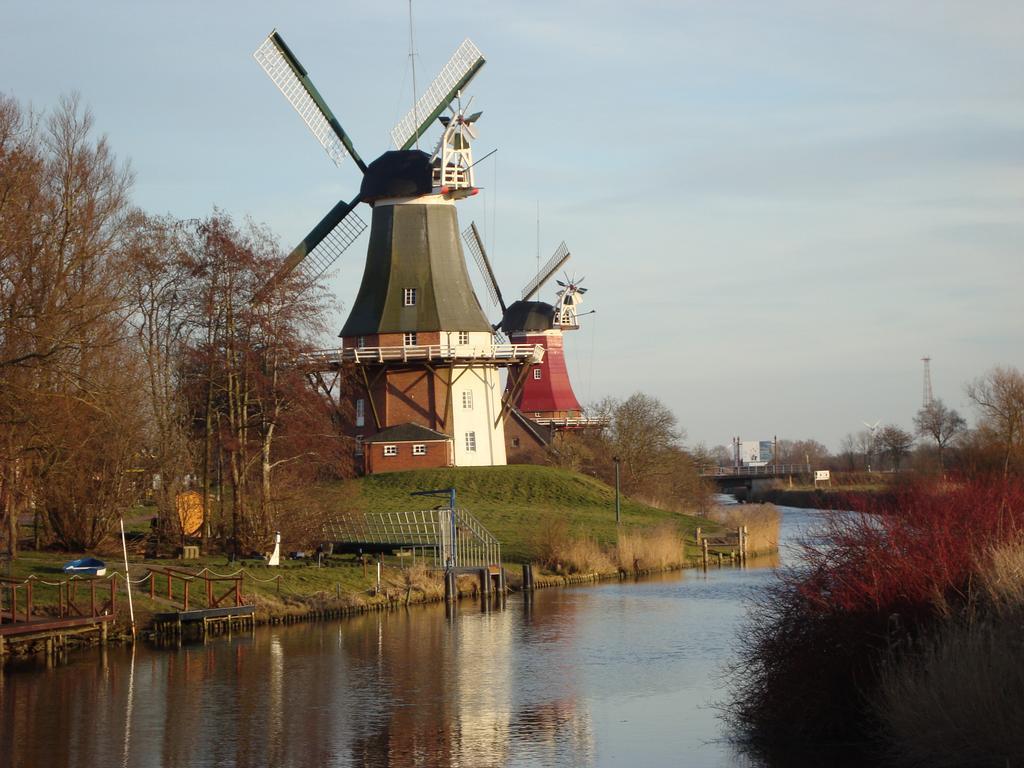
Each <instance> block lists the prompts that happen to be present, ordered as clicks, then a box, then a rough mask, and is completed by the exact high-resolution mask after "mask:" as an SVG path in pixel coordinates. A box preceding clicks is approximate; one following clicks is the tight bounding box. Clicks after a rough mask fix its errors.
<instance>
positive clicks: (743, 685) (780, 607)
mask: <svg viewBox="0 0 1024 768" xmlns="http://www.w3.org/2000/svg"><path fill="white" fill-rule="evenodd" d="M848 503H849V506H848V509H854V511H845V512H839V511H837V512H832V513H830V514H829V515H828V516H827V518H826V522H825V525H824V528H823V530H819V531H817V532H816V533H815V534H814V536H813V538H809V539H808V540H807V541H806V542H804V543H803V555H804V564H803V566H801V567H798V568H796V569H794V570H793V571H790V572H788V573H786V574H785V575H783V576H782V577H781V579H780V580H779V582H778V584H777V585H776V586H775V587H774V588H773V589H770V590H769V591H768V592H767V593H766V594H765V595H764V596H763V597H761V598H759V599H758V601H757V603H756V604H755V605H754V607H753V610H752V613H751V617H750V621H748V623H747V626H746V627H745V633H744V634H743V635H742V636H741V643H740V657H739V661H738V662H737V663H736V665H735V666H734V668H733V670H732V671H733V677H732V679H733V685H734V692H733V693H734V695H733V700H732V702H731V705H730V706H729V707H728V710H727V713H728V714H729V715H731V718H732V720H733V722H734V724H735V725H736V726H737V727H738V728H739V729H740V733H741V734H743V736H744V737H745V740H746V741H747V743H748V744H749V745H751V746H753V747H756V748H760V749H762V750H766V751H770V752H774V751H776V750H778V749H780V748H782V749H786V748H793V747H799V748H800V749H805V748H806V747H807V745H809V744H812V743H817V744H822V743H833V744H834V743H836V742H840V741H842V742H846V743H850V742H855V741H858V740H864V739H865V735H866V734H870V733H871V732H872V731H873V730H874V729H875V724H874V722H873V720H872V717H873V716H872V714H871V712H870V711H869V708H868V707H867V706H866V704H865V702H866V697H868V696H870V695H871V693H872V691H873V690H874V689H875V687H876V686H877V681H878V671H879V667H880V664H881V663H882V662H883V660H884V659H885V658H887V657H888V656H889V655H890V654H891V653H893V652H898V650H899V649H901V648H907V647H910V645H909V644H912V643H913V642H914V638H916V637H917V636H919V635H920V634H921V632H922V631H926V630H927V629H928V628H929V627H931V626H933V625H934V621H935V620H936V619H938V618H939V617H941V616H942V615H943V614H944V613H946V612H947V611H950V610H954V611H955V610H956V609H957V608H958V607H959V606H962V605H963V604H964V603H965V600H966V596H967V595H968V593H969V591H970V589H971V583H972V580H973V578H974V575H975V572H976V571H975V569H976V568H977V567H978V564H979V562H981V561H983V559H984V558H983V556H984V554H985V553H986V552H987V551H988V550H990V549H991V547H992V546H993V545H994V544H997V543H999V542H1003V541H1006V540H1008V539H1010V538H1012V537H1015V536H1017V535H1018V534H1019V533H1020V532H1021V531H1022V530H1024V482H1022V481H1021V480H1019V479H1017V480H1013V479H1011V480H1004V479H1002V478H999V479H993V480H987V481H986V480H980V479H979V480H971V481H965V482H963V483H958V484H956V485H946V486H937V485H925V484H920V483H915V484H910V485H907V486H905V487H901V488H898V489H896V490H895V491H894V492H893V493H892V494H888V495H886V496H885V497H879V498H877V499H875V500H872V501H867V502H865V501H863V499H861V500H849V502H848ZM786 762H787V763H789V762H792V760H790V759H789V758H787V759H786Z"/></svg>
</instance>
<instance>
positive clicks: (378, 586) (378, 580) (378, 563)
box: [377, 559, 380, 595]
mask: <svg viewBox="0 0 1024 768" xmlns="http://www.w3.org/2000/svg"><path fill="white" fill-rule="evenodd" d="M377 594H378V595H379V594H380V559H378V560H377Z"/></svg>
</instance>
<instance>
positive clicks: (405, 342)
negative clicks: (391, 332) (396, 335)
mask: <svg viewBox="0 0 1024 768" xmlns="http://www.w3.org/2000/svg"><path fill="white" fill-rule="evenodd" d="M402 346H405V347H415V346H416V331H409V332H407V333H403V334H402Z"/></svg>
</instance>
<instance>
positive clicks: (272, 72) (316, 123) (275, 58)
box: [252, 30, 366, 172]
mask: <svg viewBox="0 0 1024 768" xmlns="http://www.w3.org/2000/svg"><path fill="white" fill-rule="evenodd" d="M252 55H253V58H254V59H256V61H257V63H258V64H259V65H260V66H261V67H263V71H264V72H266V73H267V75H269V76H270V79H271V80H273V81H274V85H276V86H277V89H278V90H279V91H281V93H283V94H284V97H285V98H286V99H288V102H289V103H290V104H291V105H292V107H294V108H295V111H296V112H298V113H299V117H301V118H302V120H303V121H304V122H305V123H306V125H307V126H308V127H309V130H311V131H312V132H313V135H314V136H315V137H316V140H317V141H319V142H320V144H321V145H322V146H323V148H324V149H325V150H327V156H328V157H330V158H331V160H333V161H334V164H335V165H338V166H340V165H341V164H342V162H343V161H344V160H345V155H346V154H349V155H351V156H352V159H353V160H354V161H355V163H356V165H358V166H359V169H360V170H361V171H364V172H365V171H366V163H364V162H363V159H362V158H361V157H360V156H359V153H358V152H356V150H355V147H353V146H352V140H351V139H350V138H349V137H348V134H347V133H345V129H344V128H342V127H341V123H339V122H338V120H337V118H335V117H334V114H333V113H332V112H331V110H330V108H329V107H328V106H327V103H326V102H325V101H324V100H323V97H321V96H320V93H319V92H318V91H317V89H316V88H315V87H314V86H313V81H312V80H310V79H309V73H307V72H306V70H305V68H303V66H302V65H301V64H300V63H299V60H298V59H297V58H295V54H293V53H292V52H291V49H290V48H289V47H288V46H287V45H286V44H285V42H284V38H282V37H281V36H280V35H279V34H277V31H276V30H275V31H274V32H271V33H270V35H268V36H267V39H266V40H264V41H263V44H262V45H260V47H259V48H257V49H256V50H255V51H254V52H253V54H252Z"/></svg>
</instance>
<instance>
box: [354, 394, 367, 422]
mask: <svg viewBox="0 0 1024 768" xmlns="http://www.w3.org/2000/svg"><path fill="white" fill-rule="evenodd" d="M356 426H357V427H365V426H366V400H364V399H363V398H361V397H357V398H356Z"/></svg>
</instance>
